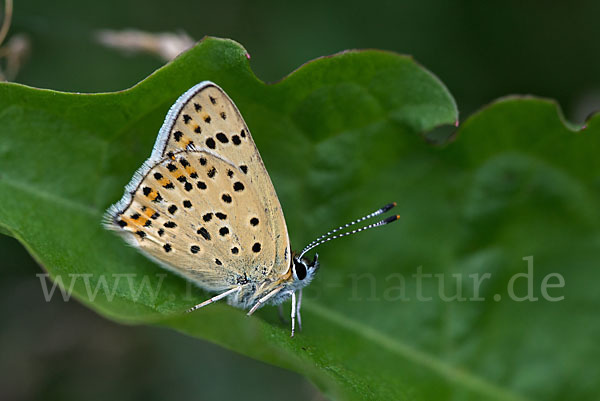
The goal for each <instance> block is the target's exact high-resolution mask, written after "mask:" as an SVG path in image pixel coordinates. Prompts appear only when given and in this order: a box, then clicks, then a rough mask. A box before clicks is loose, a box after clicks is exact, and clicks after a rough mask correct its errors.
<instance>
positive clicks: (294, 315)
mask: <svg viewBox="0 0 600 401" xmlns="http://www.w3.org/2000/svg"><path fill="white" fill-rule="evenodd" d="M295 329H296V293H295V292H292V335H291V336H290V337H294V332H295Z"/></svg>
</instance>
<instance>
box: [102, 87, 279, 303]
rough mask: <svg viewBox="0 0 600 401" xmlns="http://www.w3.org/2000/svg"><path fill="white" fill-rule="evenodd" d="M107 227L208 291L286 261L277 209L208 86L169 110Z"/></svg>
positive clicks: (234, 116) (267, 273)
mask: <svg viewBox="0 0 600 401" xmlns="http://www.w3.org/2000/svg"><path fill="white" fill-rule="evenodd" d="M106 225H107V226H108V227H109V228H110V229H113V230H117V231H118V232H119V233H121V234H122V235H123V236H124V237H125V239H126V240H127V241H128V242H129V243H130V244H132V245H134V246H135V247H137V248H139V249H140V250H141V251H142V252H144V253H145V254H146V255H148V256H150V257H151V258H152V259H155V260H157V261H158V262H160V263H161V264H162V265H163V266H165V267H168V268H169V269H171V270H173V271H175V272H176V273H178V274H181V275H183V276H185V277H188V278H190V279H192V280H193V281H195V282H196V283H197V284H199V285H200V286H201V287H204V288H205V289H207V290H212V291H221V290H225V289H228V288H231V287H233V286H236V285H239V284H243V283H245V282H247V281H248V280H249V279H251V280H258V281H260V279H261V278H262V279H265V278H271V279H274V278H277V277H280V276H282V275H284V274H285V273H286V271H287V270H288V267H289V264H290V258H291V255H290V249H289V238H288V233H287V228H286V224H285V219H284V216H283V211H282V209H281V205H280V203H279V199H278V198H277V194H276V193H275V189H274V187H273V184H272V183H271V179H270V178H269V175H268V173H267V171H266V169H265V166H264V164H263V162H262V159H261V157H260V155H259V153H258V149H257V148H256V145H255V144H254V141H253V140H252V136H251V135H250V132H249V130H248V127H247V126H246V124H245V122H244V120H243V118H242V116H241V114H240V113H239V111H238V110H237V108H236V106H235V105H234V103H233V102H232V101H231V99H230V98H229V97H228V96H227V95H226V94H225V92H224V91H223V90H222V89H221V88H219V87H218V86H216V85H215V84H213V83H211V82H203V83H201V84H198V85H196V86H195V87H193V88H192V89H190V90H189V91H188V92H186V93H185V94H184V95H182V96H181V97H180V98H179V99H178V100H177V102H176V103H175V104H174V105H173V106H172V107H171V110H170V111H169V113H168V114H167V117H166V119H165V123H164V124H163V126H162V128H161V130H160V132H159V135H158V138H157V141H156V144H155V147H154V150H153V152H152V156H151V157H150V159H148V160H147V161H146V162H145V163H144V165H143V166H142V167H141V168H140V170H138V172H136V174H135V175H134V177H133V179H132V181H131V182H130V183H129V185H128V186H127V188H126V191H125V194H124V196H123V198H122V199H121V200H120V201H119V202H118V203H117V204H115V205H113V206H112V207H111V208H110V209H109V210H108V212H107V216H106Z"/></svg>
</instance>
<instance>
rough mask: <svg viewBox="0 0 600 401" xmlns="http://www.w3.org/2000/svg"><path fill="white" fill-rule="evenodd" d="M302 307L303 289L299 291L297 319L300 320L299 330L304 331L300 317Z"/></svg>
mask: <svg viewBox="0 0 600 401" xmlns="http://www.w3.org/2000/svg"><path fill="white" fill-rule="evenodd" d="M301 305H302V288H300V290H299V291H298V303H297V304H296V319H297V320H298V330H299V331H302V316H301V315H300V306H301Z"/></svg>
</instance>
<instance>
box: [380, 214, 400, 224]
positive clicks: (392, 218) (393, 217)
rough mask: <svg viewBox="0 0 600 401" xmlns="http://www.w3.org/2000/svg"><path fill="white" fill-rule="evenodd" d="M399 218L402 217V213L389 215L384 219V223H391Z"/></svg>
mask: <svg viewBox="0 0 600 401" xmlns="http://www.w3.org/2000/svg"><path fill="white" fill-rule="evenodd" d="M399 218H400V215H399V214H396V215H393V216H390V217H388V218H387V219H385V220H383V224H389V223H391V222H393V221H396V220H398V219H399Z"/></svg>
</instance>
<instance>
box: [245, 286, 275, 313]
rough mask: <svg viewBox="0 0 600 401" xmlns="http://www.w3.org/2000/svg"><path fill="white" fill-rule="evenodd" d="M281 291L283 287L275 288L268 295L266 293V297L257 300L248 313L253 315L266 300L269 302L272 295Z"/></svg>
mask: <svg viewBox="0 0 600 401" xmlns="http://www.w3.org/2000/svg"><path fill="white" fill-rule="evenodd" d="M279 291H281V287H278V288H275V289H274V290H273V291H271V292H270V293H268V294H267V295H265V296H264V297H262V298H261V299H259V300H258V301H256V303H255V304H254V306H253V307H252V308H251V309H250V310H249V311H248V313H247V315H248V316H250V315H252V314H253V313H254V312H256V310H257V309H258V308H260V306H261V305H262V304H264V303H265V302H267V301H268V300H269V299H270V298H271V297H272V296H274V295H275V294H277V293H278V292H279Z"/></svg>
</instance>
